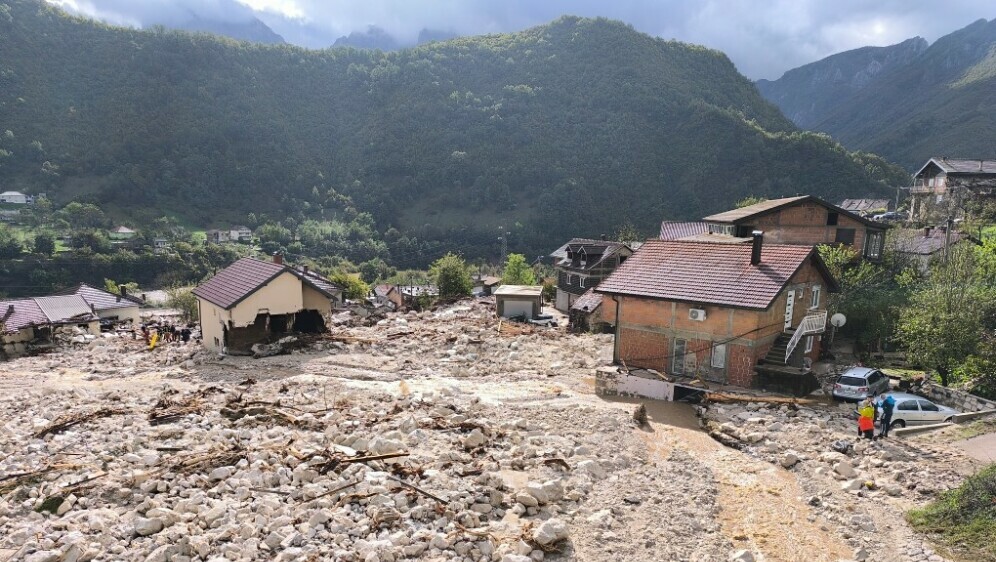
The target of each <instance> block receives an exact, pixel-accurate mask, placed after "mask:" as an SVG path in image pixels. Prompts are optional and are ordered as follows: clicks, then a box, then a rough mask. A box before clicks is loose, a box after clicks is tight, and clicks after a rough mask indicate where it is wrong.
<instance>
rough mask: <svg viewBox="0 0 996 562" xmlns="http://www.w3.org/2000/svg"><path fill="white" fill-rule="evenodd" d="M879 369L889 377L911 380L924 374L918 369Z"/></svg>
mask: <svg viewBox="0 0 996 562" xmlns="http://www.w3.org/2000/svg"><path fill="white" fill-rule="evenodd" d="M881 371H882V372H883V373H884V374H886V375H888V376H890V377H899V378H901V379H907V380H913V379H915V378H917V377H922V376H924V373H923V371H921V370H919V369H899V368H896V367H884V368H882V369H881Z"/></svg>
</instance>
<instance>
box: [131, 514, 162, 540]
mask: <svg viewBox="0 0 996 562" xmlns="http://www.w3.org/2000/svg"><path fill="white" fill-rule="evenodd" d="M163 527H165V525H163V522H162V520H160V519H156V518H152V519H146V518H145V517H136V518H135V534H136V535H139V536H142V537H147V536H149V535H154V534H156V533H158V532H159V531H162V530H163Z"/></svg>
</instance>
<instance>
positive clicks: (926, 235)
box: [923, 226, 930, 238]
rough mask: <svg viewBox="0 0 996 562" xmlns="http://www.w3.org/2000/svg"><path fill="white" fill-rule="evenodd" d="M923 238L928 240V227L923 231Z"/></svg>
mask: <svg viewBox="0 0 996 562" xmlns="http://www.w3.org/2000/svg"><path fill="white" fill-rule="evenodd" d="M923 237H924V238H930V227H929V226H928V227H926V228H924V229H923Z"/></svg>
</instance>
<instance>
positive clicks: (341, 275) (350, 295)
mask: <svg viewBox="0 0 996 562" xmlns="http://www.w3.org/2000/svg"><path fill="white" fill-rule="evenodd" d="M329 281H332V284H333V285H336V286H337V287H342V296H343V298H347V299H351V300H360V299H365V298H367V295H369V294H370V287H369V286H368V285H367V284H366V283H364V282H363V280H362V279H360V278H359V276H357V275H354V274H352V273H346V272H345V271H337V272H335V273H333V274H332V275H331V276H329Z"/></svg>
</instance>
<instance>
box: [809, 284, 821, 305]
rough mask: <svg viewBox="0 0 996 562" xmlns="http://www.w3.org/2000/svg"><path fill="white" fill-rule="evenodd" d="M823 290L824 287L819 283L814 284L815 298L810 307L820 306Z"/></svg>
mask: <svg viewBox="0 0 996 562" xmlns="http://www.w3.org/2000/svg"><path fill="white" fill-rule="evenodd" d="M822 292H823V287H820V286H819V285H813V299H812V300H811V301H810V302H809V308H819V307H820V293H822Z"/></svg>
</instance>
